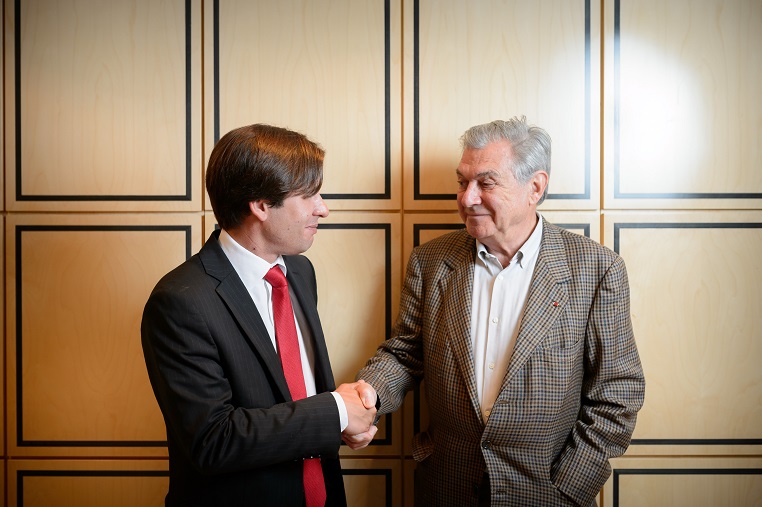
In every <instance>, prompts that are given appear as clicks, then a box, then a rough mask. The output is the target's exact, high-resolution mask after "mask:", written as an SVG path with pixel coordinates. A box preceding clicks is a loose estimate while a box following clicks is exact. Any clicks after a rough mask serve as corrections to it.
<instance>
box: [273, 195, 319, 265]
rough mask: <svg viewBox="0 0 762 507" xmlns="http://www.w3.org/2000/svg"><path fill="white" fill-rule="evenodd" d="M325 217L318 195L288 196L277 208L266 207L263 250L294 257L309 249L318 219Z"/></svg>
mask: <svg viewBox="0 0 762 507" xmlns="http://www.w3.org/2000/svg"><path fill="white" fill-rule="evenodd" d="M327 216H328V206H326V204H325V201H323V198H322V197H320V194H315V195H312V196H309V197H307V196H304V195H292V196H289V197H287V198H286V199H285V200H284V201H283V205H282V206H280V207H277V208H274V207H270V208H269V210H268V218H267V221H266V222H265V223H264V234H265V240H266V242H267V249H268V250H270V252H271V253H273V254H275V255H276V256H277V255H296V254H300V253H302V252H305V251H307V249H309V247H311V246H312V241H313V240H314V238H315V234H316V233H317V228H318V220H319V219H320V218H325V217H327Z"/></svg>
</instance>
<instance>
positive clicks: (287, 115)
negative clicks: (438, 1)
mask: <svg viewBox="0 0 762 507" xmlns="http://www.w3.org/2000/svg"><path fill="white" fill-rule="evenodd" d="M207 4H208V7H207V8H206V12H207V20H208V23H207V27H206V34H207V37H206V52H205V54H206V59H207V61H208V69H209V71H210V72H209V74H208V76H209V77H208V79H207V81H206V82H207V89H208V90H209V93H210V95H209V102H208V103H207V104H206V106H207V107H206V111H207V118H208V122H207V140H206V150H205V151H206V159H208V156H209V153H210V152H211V149H212V147H213V145H214V143H215V142H216V141H217V140H218V139H219V138H220V137H221V136H222V135H224V134H225V133H227V132H228V131H230V130H232V129H234V128H237V127H240V126H243V125H249V124H252V123H270V124H274V125H277V126H282V127H287V128H291V129H293V130H298V131H300V132H302V133H304V134H305V135H307V136H308V137H309V138H310V139H312V140H314V141H316V142H318V143H319V144H321V145H322V146H323V148H324V149H325V150H326V158H325V182H324V185H323V189H322V194H323V197H325V198H326V199H328V200H329V206H331V207H332V208H335V209H348V208H355V209H367V208H374V209H392V208H398V207H399V202H400V194H401V191H400V173H401V158H400V150H401V144H400V128H401V120H400V110H401V106H400V100H401V98H400V97H401V78H400V75H401V64H400V58H401V49H400V47H401V46H400V44H401V35H400V34H401V8H400V4H401V2H400V0H391V1H388V0H387V1H384V0H362V1H357V0H341V1H333V2H330V3H321V2H312V1H308V0H286V1H280V2H249V1H244V0H238V1H225V2H219V1H217V0H216V1H213V2H207ZM274 41H277V43H274Z"/></svg>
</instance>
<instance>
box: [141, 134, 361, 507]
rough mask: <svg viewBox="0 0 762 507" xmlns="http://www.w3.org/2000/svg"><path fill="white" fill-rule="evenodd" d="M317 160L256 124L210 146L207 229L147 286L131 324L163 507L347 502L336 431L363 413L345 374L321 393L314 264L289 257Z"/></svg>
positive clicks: (311, 207) (300, 245)
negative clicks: (135, 324)
mask: <svg viewBox="0 0 762 507" xmlns="http://www.w3.org/2000/svg"><path fill="white" fill-rule="evenodd" d="M323 156H324V152H323V150H322V149H321V148H320V147H319V146H318V145H317V144H315V143H313V142H312V141H310V140H309V139H307V138H306V137H305V136H303V135H302V134H299V133H296V132H292V131H290V130H286V129H283V128H278V127H273V126H269V125H251V126H248V127H242V128H239V129H236V130H233V131H231V132H229V133H228V134H227V135H225V136H224V137H222V139H220V140H219V142H218V143H217V145H216V146H215V147H214V150H213V151H212V154H211V157H210V159H209V167H208V171H207V175H206V186H207V191H208V193H209V197H210V200H211V202H212V208H213V209H214V214H215V217H216V218H217V222H218V224H219V226H220V230H217V231H215V232H214V233H212V235H211V236H210V237H209V239H208V240H207V242H206V244H205V245H204V246H203V248H202V249H201V251H199V252H198V254H196V255H194V256H193V257H192V258H190V259H189V260H188V261H186V262H185V263H183V264H182V265H180V266H179V267H177V268H176V269H174V270H173V271H171V272H170V273H169V274H167V275H166V276H165V277H164V278H162V280H161V281H160V282H159V283H158V284H157V286H156V288H155V289H154V291H153V292H152V294H151V296H150V298H149V300H148V302H147V304H146V307H145V311H144V314H143V323H142V327H141V332H142V343H143V351H144V355H145V360H146V366H147V368H148V374H149V377H150V379H151V385H152V386H153V390H154V393H155V395H156V399H157V400H158V402H159V406H160V408H161V411H162V413H163V415H164V419H165V422H166V426H167V438H168V441H169V469H170V483H169V492H168V494H167V497H166V505H167V506H173V507H174V506H177V507H179V506H189V505H193V506H208V507H212V506H215V507H217V506H221V505H224V506H226V507H234V506H242V507H243V506H247V507H250V506H252V505H262V506H283V507H303V506H305V505H306V506H307V507H324V506H330V507H333V506H339V507H343V506H345V505H346V498H345V494H344V484H343V480H342V475H341V469H340V465H339V459H338V450H339V445H340V443H341V438H342V431H347V432H348V433H363V432H368V430H369V429H370V428H371V425H372V422H373V418H374V416H375V408H371V409H366V408H365V407H364V405H363V403H362V401H361V400H360V398H359V396H358V393H357V391H356V390H355V387H357V383H355V384H343V385H341V386H339V388H338V389H335V388H334V379H333V374H332V372H331V365H330V363H329V359H328V352H327V349H326V343H325V338H324V336H323V331H322V328H321V325H320V319H319V317H318V313H317V286H316V281H315V272H314V269H313V267H312V264H311V263H310V261H309V260H308V259H307V258H306V257H304V256H301V255H299V254H300V253H302V252H304V251H305V250H307V249H308V248H309V247H310V246H311V245H312V241H313V238H314V236H315V234H316V233H317V227H318V221H319V219H320V218H323V217H326V216H327V215H328V208H327V207H326V205H325V202H323V200H322V198H321V197H320V194H319V193H318V191H319V189H320V186H321V185H322V181H323ZM334 389H335V390H334ZM373 402H375V399H374V400H373ZM369 405H370V406H371V407H372V406H373V404H372V403H370V404H369Z"/></svg>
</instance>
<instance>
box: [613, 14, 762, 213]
mask: <svg viewBox="0 0 762 507" xmlns="http://www.w3.org/2000/svg"><path fill="white" fill-rule="evenodd" d="M604 12H605V14H606V19H605V26H606V37H605V45H606V49H605V51H604V55H605V58H606V60H605V68H606V77H605V82H606V93H605V97H606V115H605V118H606V127H605V132H606V138H607V145H606V149H605V150H604V151H605V157H606V159H605V160H606V166H605V167H606V177H605V182H606V184H605V199H606V207H607V208H657V209H658V208H683V209H690V208H694V209H695V208H759V207H760V199H762V177H760V166H762V149H761V148H760V146H762V129H760V128H759V126H760V124H762V96H761V95H760V93H759V90H760V89H762V58H760V57H759V51H758V50H757V49H758V48H760V47H762V3H760V2H759V1H758V0H732V1H729V0H707V1H702V2H694V1H691V0H675V1H670V2H662V1H660V0H645V1H637V2H633V1H620V0H607V2H606V8H605V9H604Z"/></svg>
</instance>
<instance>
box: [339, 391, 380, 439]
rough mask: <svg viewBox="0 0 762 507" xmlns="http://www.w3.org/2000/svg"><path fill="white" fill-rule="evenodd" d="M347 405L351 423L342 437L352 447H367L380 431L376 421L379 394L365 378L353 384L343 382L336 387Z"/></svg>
mask: <svg viewBox="0 0 762 507" xmlns="http://www.w3.org/2000/svg"><path fill="white" fill-rule="evenodd" d="M336 392H337V393H339V394H340V395H341V398H342V399H343V400H344V405H345V406H346V407H347V415H348V416H349V425H348V426H347V427H346V428H345V429H344V431H343V432H342V434H341V439H342V440H343V441H344V443H345V444H347V445H348V446H349V448H350V449H353V450H355V451H356V450H358V449H362V448H363V447H366V446H367V445H368V444H369V443H370V442H371V440H373V436H374V435H375V434H376V431H378V427H377V426H376V425H375V421H376V400H378V395H377V394H376V390H375V389H373V387H372V386H371V385H370V384H368V383H366V382H365V381H364V380H358V381H357V382H354V383H352V384H341V385H340V386H339V387H338V388H336Z"/></svg>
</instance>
